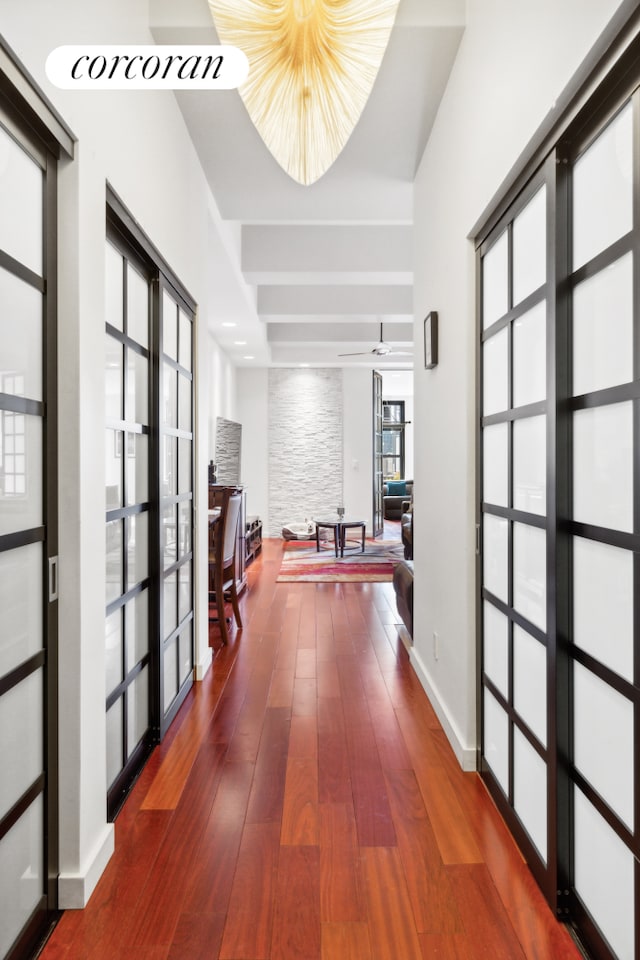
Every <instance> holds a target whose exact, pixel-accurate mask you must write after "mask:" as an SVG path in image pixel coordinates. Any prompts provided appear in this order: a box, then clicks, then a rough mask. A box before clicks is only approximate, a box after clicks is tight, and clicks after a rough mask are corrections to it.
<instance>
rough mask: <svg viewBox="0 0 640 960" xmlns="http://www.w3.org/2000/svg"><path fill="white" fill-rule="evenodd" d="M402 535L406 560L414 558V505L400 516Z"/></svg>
mask: <svg viewBox="0 0 640 960" xmlns="http://www.w3.org/2000/svg"><path fill="white" fill-rule="evenodd" d="M400 536H401V538H402V546H403V547H404V558H405V560H413V506H410V507H409V509H408V510H407V512H406V513H403V514H402V516H401V518H400Z"/></svg>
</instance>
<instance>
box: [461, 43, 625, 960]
mask: <svg viewBox="0 0 640 960" xmlns="http://www.w3.org/2000/svg"><path fill="white" fill-rule="evenodd" d="M637 74H638V70H637V61H636V83H637V82H638V80H639V79H640V78H639V77H638V76H637ZM627 89H631V87H630V85H629V86H628V88H627ZM616 96H619V94H617V93H616ZM585 110H586V108H585ZM634 152H635V159H634ZM639 159H640V93H639V92H638V89H636V90H635V92H633V94H632V95H630V96H629V94H627V100H626V101H623V102H618V103H616V102H615V101H614V100H613V95H612V96H611V99H609V100H607V101H603V102H602V105H601V106H600V107H599V108H598V111H595V112H594V113H593V115H592V116H590V117H588V118H587V117H586V113H585V114H583V115H582V116H581V117H580V119H579V121H576V132H575V135H567V138H566V141H563V142H562V143H561V144H560V145H558V148H557V153H554V154H551V155H550V156H549V158H548V159H547V160H546V161H545V163H544V164H543V166H542V167H541V168H540V169H539V171H538V173H537V174H536V175H535V176H534V177H533V178H532V180H531V181H530V182H529V184H528V185H527V186H526V187H525V188H524V190H523V192H522V194H521V195H520V196H519V197H517V198H516V199H515V200H513V202H512V203H511V206H510V207H509V208H506V209H505V210H504V212H503V214H502V216H501V218H500V219H499V220H497V221H496V222H495V224H494V226H493V228H492V230H491V231H490V232H489V233H488V235H487V236H486V238H485V239H484V241H483V243H482V244H481V245H480V247H479V271H480V283H481V290H480V296H479V307H480V316H479V323H478V329H479V341H480V343H479V357H480V361H479V363H480V375H481V382H480V385H479V393H478V396H479V401H480V406H481V410H480V435H479V446H478V449H479V451H480V453H481V457H482V463H481V468H480V470H479V474H478V476H479V483H480V488H481V490H480V502H481V503H480V508H481V509H480V522H481V531H482V540H481V551H480V552H481V556H480V559H479V564H478V567H479V571H480V577H481V592H480V604H481V606H480V609H479V614H480V615H479V617H478V620H479V628H480V632H481V638H482V645H481V676H482V681H481V692H482V706H481V714H480V715H481V720H482V727H483V730H482V748H481V750H482V760H481V765H482V770H483V776H484V778H485V780H486V782H487V785H488V786H489V789H490V790H491V793H492V795H493V796H494V798H495V799H496V802H497V803H498V806H499V807H500V809H501V811H502V812H503V815H504V816H505V818H506V820H507V822H508V823H509V826H510V828H511V830H512V832H513V833H514V835H515V837H516V839H517V840H518V842H519V844H520V846H521V847H522V849H523V852H524V853H525V855H526V857H527V860H528V862H529V864H530V866H531V868H532V870H533V872H534V874H535V876H536V877H537V879H538V881H539V883H540V885H541V887H542V888H543V890H544V892H545V895H546V896H547V899H548V900H549V903H550V904H551V905H552V907H553V908H554V909H555V910H557V912H558V915H559V916H561V917H563V918H566V919H568V920H570V921H571V922H572V923H573V924H574V925H575V926H576V928H577V930H578V932H579V935H580V937H581V939H582V940H583V942H585V943H586V944H587V945H588V949H589V951H590V953H592V954H593V956H594V957H597V958H598V960H605V958H615V960H640V931H639V929H638V916H637V906H638V878H639V877H640V857H639V854H640V847H639V841H638V836H637V827H636V824H637V823H638V820H639V814H638V811H640V805H639V804H640V796H639V793H640V749H639V747H640V745H639V744H638V739H637V738H638V736H639V735H640V733H639V731H640V714H639V712H638V711H639V710H640V262H639V261H640V256H639V254H640V164H639V162H638V160H639ZM545 264H546V268H545V267H544V265H545Z"/></svg>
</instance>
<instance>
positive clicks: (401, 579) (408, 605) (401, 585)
mask: <svg viewBox="0 0 640 960" xmlns="http://www.w3.org/2000/svg"><path fill="white" fill-rule="evenodd" d="M393 589H394V590H395V594H396V606H397V608H398V613H399V614H400V616H401V617H402V622H403V623H404V625H405V627H406V628H407V630H408V631H409V635H410V636H411V637H413V560H401V561H400V563H396V565H395V567H394V570H393Z"/></svg>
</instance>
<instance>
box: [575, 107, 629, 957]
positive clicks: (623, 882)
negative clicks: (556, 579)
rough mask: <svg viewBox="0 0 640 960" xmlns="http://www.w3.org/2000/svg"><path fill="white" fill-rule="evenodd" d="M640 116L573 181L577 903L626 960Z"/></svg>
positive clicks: (619, 126) (585, 160) (594, 142)
mask: <svg viewBox="0 0 640 960" xmlns="http://www.w3.org/2000/svg"><path fill="white" fill-rule="evenodd" d="M636 96H637V95H636ZM637 106H638V104H636V108H637ZM637 116H638V113H637V109H636V111H635V117H636V120H635V124H634V105H633V103H632V102H631V101H629V102H628V103H626V104H623V105H622V107H621V109H619V111H618V112H617V113H616V115H615V116H614V117H613V118H611V119H609V120H608V122H607V123H606V124H605V125H604V126H602V127H600V128H599V129H598V130H597V131H596V132H595V135H593V134H592V136H591V139H590V140H589V141H588V142H587V143H586V144H583V145H581V147H580V148H579V150H578V152H577V155H576V156H574V157H573V158H572V163H571V166H570V170H569V177H570V189H571V194H572V206H571V209H572V222H571V231H570V233H571V235H572V240H573V242H572V252H571V260H570V264H571V270H570V291H571V303H570V334H571V335H570V347H569V351H570V367H571V371H572V376H571V380H570V391H569V394H570V395H569V400H568V404H567V406H568V417H569V430H570V432H571V434H572V437H573V443H572V452H571V456H570V459H569V463H568V464H567V469H568V473H569V476H570V477H571V482H570V491H571V501H572V503H571V504H570V509H569V516H568V518H567V527H568V533H569V536H570V543H569V549H570V558H571V562H570V571H571V574H570V583H569V587H570V595H571V598H572V603H571V621H570V623H571V628H570V636H569V639H570V644H569V669H570V677H571V687H572V691H573V698H572V703H571V714H570V719H571V730H572V734H573V736H572V744H571V764H570V770H569V776H570V781H571V795H570V801H571V803H572V807H573V817H572V848H573V862H572V865H571V867H572V881H571V890H572V896H573V899H574V909H575V910H576V912H577V914H578V915H579V916H580V917H582V918H583V919H582V922H583V923H584V924H586V925H588V926H589V927H590V928H591V929H594V928H595V932H596V935H597V937H598V938H601V939H602V940H603V941H604V942H605V943H606V944H607V945H608V947H609V948H610V950H611V951H612V953H613V955H614V956H616V957H619V958H624V960H632V958H637V956H638V953H637V947H636V942H637V939H638V938H637V934H636V923H637V918H636V915H635V914H636V904H637V888H636V882H637V880H636V878H637V860H636V857H637V852H638V846H637V834H636V833H635V829H636V816H635V814H636V811H637V810H638V809H639V808H638V798H637V796H636V789H637V784H638V776H639V772H638V771H639V768H638V756H637V754H638V744H637V742H636V731H637V729H638V717H637V710H638V685H637V678H638V670H639V666H640V664H639V663H638V658H637V653H636V650H637V646H636V641H635V638H636V637H637V636H638V587H637V584H638V582H639V581H638V574H639V573H640V567H639V560H638V547H639V545H640V539H639V538H638V535H639V534H640V512H639V510H638V504H639V502H640V463H639V461H640V444H639V441H638V427H639V425H640V417H639V413H640V408H639V406H638V404H639V402H640V401H639V399H638V398H639V397H640V369H639V366H638V343H639V342H640V341H639V339H638V330H639V318H638V314H637V296H638V293H637V292H638V289H639V285H638V278H639V276H640V273H639V266H638V263H637V262H636V259H637V250H638V236H639V235H640V234H639V232H638V231H639V230H640V225H639V224H638V223H636V224H635V225H634V218H633V211H634V206H635V209H636V210H638V209H639V206H638V205H639V203H640V194H639V186H638V173H637V171H638V158H637V157H636V160H635V165H634V159H633V154H634V148H633V144H634V141H635V143H636V144H637V143H638V137H639V130H638V126H637ZM634 126H635V131H634ZM634 168H635V178H634ZM634 191H635V196H634ZM634 226H635V234H634ZM634 291H635V292H634ZM634 303H635V304H636V309H635V311H634ZM634 648H635V650H634Z"/></svg>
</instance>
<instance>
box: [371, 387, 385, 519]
mask: <svg viewBox="0 0 640 960" xmlns="http://www.w3.org/2000/svg"><path fill="white" fill-rule="evenodd" d="M372 408H373V535H374V537H380V536H382V533H383V531H384V513H383V502H382V493H383V490H382V485H383V470H382V467H383V404H382V374H381V373H378V371H377V370H374V371H373V404H372Z"/></svg>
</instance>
